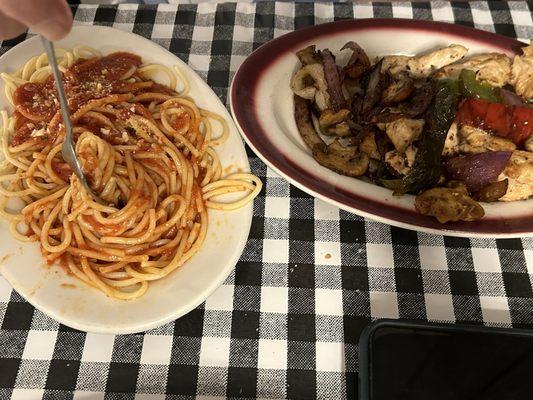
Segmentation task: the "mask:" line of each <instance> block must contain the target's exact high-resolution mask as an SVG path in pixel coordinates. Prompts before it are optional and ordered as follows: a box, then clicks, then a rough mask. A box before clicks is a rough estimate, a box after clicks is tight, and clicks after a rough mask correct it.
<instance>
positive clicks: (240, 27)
mask: <svg viewBox="0 0 533 400" xmlns="http://www.w3.org/2000/svg"><path fill="white" fill-rule="evenodd" d="M532 9H533V2H523V1H522V2H510V3H506V2H489V3H486V2H472V3H452V4H450V3H446V2H434V3H431V4H430V3H413V4H410V3H392V4H390V3H375V4H370V3H360V4H355V5H352V4H346V3H345V4H340V3H339V4H332V3H329V4H328V3H320V4H319V3H316V4H312V3H308V4H304V3H298V4H293V3H286V2H279V3H273V2H268V3H258V4H250V3H239V4H235V3H227V4H219V5H216V4H212V3H203V4H200V5H198V6H197V5H179V6H175V5H160V6H159V7H158V8H156V7H155V6H140V7H139V6H137V5H133V4H131V5H121V6H119V7H118V8H115V7H100V8H96V7H93V6H87V5H86V6H78V7H77V8H74V14H75V19H76V21H77V23H79V24H102V25H110V26H114V27H116V28H118V29H123V30H127V31H133V32H135V33H137V34H140V35H142V36H145V37H147V38H150V39H152V40H153V41H155V42H157V43H159V44H160V45H162V46H163V47H165V48H168V49H170V51H172V52H173V53H174V54H176V55H178V56H179V57H180V58H182V59H183V60H184V61H186V62H188V63H189V65H190V66H191V67H192V68H194V69H195V70H196V71H198V73H199V74H200V75H201V76H202V77H203V78H204V79H206V80H207V82H208V83H209V85H211V86H212V87H213V88H214V90H215V91H216V92H217V94H219V95H220V96H221V97H222V98H223V99H224V100H225V99H226V94H227V88H228V85H229V83H230V81H231V79H232V76H233V74H234V72H235V70H236V68H237V67H238V66H239V64H240V63H241V62H242V61H243V60H244V59H245V58H246V56H247V55H248V54H250V52H251V51H252V50H253V49H255V48H256V47H258V46H259V45H260V44H262V43H264V42H266V41H268V40H270V39H272V38H273V37H276V36H278V35H281V34H283V33H286V32H290V31H292V30H294V29H298V28H301V27H303V26H307V25H312V24H320V23H323V22H328V21H332V20H334V19H343V18H354V17H355V18H363V17H364V18H367V17H373V16H375V17H404V18H417V19H435V20H440V21H448V22H455V23H459V24H465V25H470V26H475V27H477V28H481V29H485V30H490V31H496V32H498V33H501V34H504V35H508V36H512V37H518V38H520V39H529V38H531V37H533V23H532ZM22 39H23V38H19V39H17V40H14V41H7V42H4V43H3V44H2V47H1V50H0V53H3V52H5V51H6V50H8V49H9V48H10V47H11V46H13V45H15V44H17V43H18V42H19V41H21V40H22ZM249 156H250V161H251V165H252V169H253V172H254V173H255V174H257V175H259V176H260V177H262V178H263V180H264V182H265V186H264V190H263V192H262V193H261V195H260V196H259V198H258V199H257V200H256V201H255V205H254V219H253V226H252V230H251V233H250V239H249V241H248V244H247V246H246V249H245V251H244V254H243V255H242V257H241V259H240V261H239V263H238V265H237V268H236V269H235V272H234V273H232V275H231V276H230V277H229V278H228V279H227V280H226V282H225V283H224V285H223V286H222V287H221V288H220V289H218V290H217V291H216V293H215V294H214V295H212V296H211V297H210V298H209V299H208V300H207V301H206V302H205V304H203V305H202V306H200V307H198V308H197V309H196V310H194V311H192V312H191V313H189V314H188V315H186V316H185V317H183V318H181V319H180V320H178V321H176V322H174V323H170V324H168V325H166V326H163V327H161V328H159V329H155V330H152V331H149V332H146V333H144V334H137V335H126V336H109V335H96V334H85V333H82V332H77V331H74V330H72V329H69V328H67V327H65V326H62V325H59V324H58V323H56V322H55V321H53V320H51V319H49V318H48V317H46V316H45V315H43V314H42V313H41V312H39V311H37V310H35V309H34V308H33V307H32V306H30V305H29V304H28V303H26V302H25V301H24V300H23V299H22V298H21V297H20V296H19V295H18V294H17V293H16V292H15V291H12V289H11V288H10V286H9V285H8V284H7V283H6V282H5V281H4V280H3V278H1V277H0V326H1V330H0V357H1V358H0V399H7V398H10V396H12V397H11V398H12V399H17V400H19V399H32V400H33V399H40V398H41V397H42V398H47V399H72V398H74V399H85V400H95V399H103V398H106V399H118V398H135V399H163V398H165V394H168V398H172V399H188V398H195V397H196V398H201V399H207V398H209V399H211V398H219V397H231V398H254V397H260V398H272V399H279V398H293V399H297V398H302V399H309V398H315V397H316V398H320V399H341V398H346V397H347V398H355V390H356V371H357V346H356V343H357V340H358V336H359V333H360V332H361V330H362V329H363V328H364V327H365V326H366V325H367V324H368V323H369V322H370V321H371V320H372V319H373V318H377V317H393V318H404V319H419V320H444V321H450V322H468V323H474V324H493V325H505V326H509V325H512V326H514V327H518V326H520V327H533V292H532V279H533V239H524V240H519V239H513V240H477V239H475V240H474V239H472V240H469V239H458V238H449V237H442V236H434V235H428V234H420V233H416V232H412V231H407V230H403V229H398V228H391V227H390V226H387V225H383V224H379V223H375V222H372V221H369V220H365V219H363V218H360V217H357V216H355V215H351V214H349V213H347V212H344V211H339V209H337V208H335V207H332V206H329V205H328V204H326V203H324V202H322V201H319V200H315V199H313V198H312V197H310V196H308V195H307V194H305V193H304V192H302V191H300V190H298V189H296V188H295V187H293V186H291V185H289V184H288V183H287V182H286V181H285V180H283V179H282V178H280V177H279V176H277V175H276V174H275V173H273V172H272V171H270V170H268V169H267V168H266V167H265V165H264V164H262V163H261V162H260V161H259V159H258V158H256V157H255V156H254V155H253V154H252V153H251V152H249ZM326 255H328V256H326ZM329 255H331V256H330V257H329Z"/></svg>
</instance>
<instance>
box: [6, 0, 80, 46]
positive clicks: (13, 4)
mask: <svg viewBox="0 0 533 400" xmlns="http://www.w3.org/2000/svg"><path fill="white" fill-rule="evenodd" d="M0 7H1V8H2V12H3V13H4V14H5V15H7V16H8V17H10V18H12V19H14V20H17V21H18V22H20V23H22V24H24V25H26V26H29V27H30V28H32V29H33V30H34V31H36V32H37V33H40V34H42V35H43V36H45V37H46V38H47V39H49V40H59V39H61V38H62V37H64V36H65V35H66V34H67V33H68V32H69V31H70V28H71V27H72V13H71V12H70V8H69V6H68V5H67V3H66V2H65V0H37V1H35V0H0Z"/></svg>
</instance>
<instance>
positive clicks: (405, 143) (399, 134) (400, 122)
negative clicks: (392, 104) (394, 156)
mask: <svg viewBox="0 0 533 400" xmlns="http://www.w3.org/2000/svg"><path fill="white" fill-rule="evenodd" d="M378 127H379V129H382V130H384V131H385V133H386V134H387V136H388V137H389V139H390V140H391V142H392V144H393V145H394V147H395V148H396V150H397V151H398V153H400V154H403V153H404V152H405V150H406V149H407V147H409V145H410V144H411V143H413V142H414V141H415V140H416V139H418V137H419V136H420V134H421V133H422V129H423V128H424V120H423V119H409V118H400V119H397V120H395V121H392V122H389V123H382V124H378Z"/></svg>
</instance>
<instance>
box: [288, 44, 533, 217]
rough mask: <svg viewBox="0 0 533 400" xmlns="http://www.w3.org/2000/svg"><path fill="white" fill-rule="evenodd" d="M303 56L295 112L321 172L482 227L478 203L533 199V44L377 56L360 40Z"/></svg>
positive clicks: (295, 84)
mask: <svg viewBox="0 0 533 400" xmlns="http://www.w3.org/2000/svg"><path fill="white" fill-rule="evenodd" d="M340 51H350V52H351V53H350V54H351V55H350V58H349V60H348V62H347V63H346V64H345V65H339V64H338V63H337V62H336V60H335V56H334V55H333V54H332V52H331V51H330V50H328V49H323V50H317V49H316V46H309V47H306V48H304V49H302V50H300V51H299V52H298V53H297V56H298V58H299V60H300V63H301V66H300V67H299V68H298V70H297V71H296V73H295V74H294V75H293V77H292V80H291V90H292V91H293V93H294V116H295V119H296V124H297V126H298V130H299V132H300V135H301V137H302V139H303V140H304V142H305V143H306V145H307V146H308V147H309V148H310V149H311V151H312V154H313V157H314V158H315V160H316V161H317V162H318V163H319V164H321V165H322V166H324V167H326V168H329V169H331V170H332V171H335V172H337V173H339V174H343V175H347V176H351V177H358V178H360V179H363V180H366V181H369V182H372V183H375V184H377V185H380V186H384V187H386V188H388V189H391V190H393V191H394V194H395V195H399V196H401V195H404V194H406V193H410V194H414V195H416V198H415V208H416V210H417V211H418V212H420V213H421V214H424V215H429V216H433V217H435V218H437V220H438V221H439V222H441V223H446V222H449V221H475V220H479V219H481V218H483V216H484V214H485V212H484V210H483V207H482V205H481V204H480V203H483V202H495V201H507V202H509V201H519V200H527V199H529V198H531V197H533V44H531V45H529V46H527V47H524V48H523V49H522V54H520V55H516V56H515V57H514V58H509V57H508V56H507V55H505V54H499V53H484V54H476V55H472V56H468V55H467V53H468V49H467V48H465V47H464V46H461V45H458V44H453V45H450V46H448V47H445V48H441V49H438V50H436V51H433V52H430V53H427V54H422V55H417V56H405V55H389V56H385V57H380V58H378V59H376V60H371V58H370V57H369V56H368V55H367V54H366V52H365V50H364V49H362V48H361V47H360V46H359V45H358V44H357V43H355V42H348V43H346V44H345V45H344V46H343V47H342V48H341V49H340Z"/></svg>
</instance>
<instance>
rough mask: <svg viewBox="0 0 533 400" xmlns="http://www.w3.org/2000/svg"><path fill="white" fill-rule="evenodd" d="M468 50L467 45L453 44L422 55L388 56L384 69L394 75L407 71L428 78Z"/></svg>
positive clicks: (384, 60)
mask: <svg viewBox="0 0 533 400" xmlns="http://www.w3.org/2000/svg"><path fill="white" fill-rule="evenodd" d="M467 52H468V49H467V48H466V47H464V46H461V45H458V44H452V45H450V46H448V47H444V48H442V49H439V50H435V51H432V52H431V53H428V54H423V55H421V56H414V57H409V56H387V57H384V58H383V66H382V71H383V72H384V71H388V72H389V74H390V75H392V76H393V77H399V76H401V75H402V74H406V73H407V74H408V75H409V76H411V77H413V78H427V77H428V76H430V75H431V74H432V73H433V72H434V71H436V70H438V69H440V68H442V67H445V66H447V65H450V64H452V63H454V62H456V61H458V60H460V59H461V58H463V57H464V56H465V54H466V53H467Z"/></svg>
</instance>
